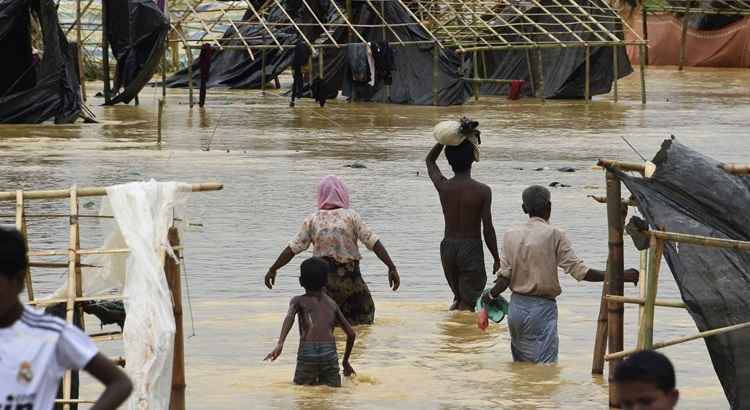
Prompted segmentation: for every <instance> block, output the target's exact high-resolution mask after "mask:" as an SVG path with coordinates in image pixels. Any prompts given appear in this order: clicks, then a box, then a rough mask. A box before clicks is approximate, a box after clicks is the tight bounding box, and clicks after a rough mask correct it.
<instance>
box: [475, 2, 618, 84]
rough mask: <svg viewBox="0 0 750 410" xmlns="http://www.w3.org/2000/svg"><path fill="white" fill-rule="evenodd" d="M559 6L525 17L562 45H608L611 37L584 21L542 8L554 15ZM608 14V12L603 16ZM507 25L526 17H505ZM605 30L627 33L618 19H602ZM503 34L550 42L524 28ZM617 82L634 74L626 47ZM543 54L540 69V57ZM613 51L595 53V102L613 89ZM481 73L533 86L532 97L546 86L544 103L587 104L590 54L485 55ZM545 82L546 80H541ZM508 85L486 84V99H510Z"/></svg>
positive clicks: (572, 50)
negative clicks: (488, 96)
mask: <svg viewBox="0 0 750 410" xmlns="http://www.w3.org/2000/svg"><path fill="white" fill-rule="evenodd" d="M554 1H555V0H552V1H550V0H543V1H540V2H538V3H537V4H538V6H537V5H534V6H528V7H527V8H526V9H524V10H523V11H524V13H526V14H528V15H530V16H534V17H533V18H534V21H535V22H536V23H538V24H539V25H542V26H544V27H545V28H546V29H547V30H548V31H550V32H554V33H555V35H556V36H557V37H558V38H559V39H560V40H563V41H565V40H567V41H574V40H576V37H577V38H581V39H582V40H584V41H587V42H592V43H595V42H597V41H601V40H602V39H606V34H604V33H600V32H597V31H592V30H586V28H587V27H588V25H587V24H586V23H584V22H583V21H582V20H580V19H579V18H577V17H575V16H572V15H568V14H564V13H561V14H558V15H552V14H546V13H544V11H543V10H541V9H540V7H542V6H543V7H545V9H551V10H554V9H555V7H556V5H555V4H554ZM592 3H593V1H592V0H580V1H578V4H579V5H580V6H581V7H583V8H585V9H590V8H594V7H595V6H594V5H593V4H592ZM602 13H604V11H602ZM501 17H502V19H503V21H507V22H508V23H510V24H513V23H514V22H516V20H521V19H522V16H520V15H518V14H516V13H507V14H505V13H503V14H501ZM600 24H601V25H603V26H604V27H605V28H606V30H607V31H609V32H611V33H619V32H623V31H624V30H623V29H622V26H621V23H620V22H619V21H617V20H615V19H614V18H612V19H610V20H604V19H602V21H601V23H600ZM500 29H502V30H503V34H504V35H505V36H506V38H519V37H522V36H525V37H529V38H531V39H532V40H535V41H539V42H543V41H545V40H546V39H545V38H544V37H545V36H544V35H543V34H541V33H538V32H536V33H535V32H532V30H529V29H528V27H525V26H521V27H520V28H511V27H498V28H497V29H496V30H500ZM617 50H618V53H619V54H618V59H617V61H618V67H617V74H618V79H619V78H623V77H626V76H628V75H630V74H631V73H632V72H633V68H632V67H631V65H630V61H629V60H628V55H627V53H626V52H625V50H624V49H623V47H618V48H617ZM539 52H541V53H542V59H541V67H540V64H539V59H538V56H537V53H539ZM612 53H613V47H611V46H606V47H605V46H601V47H591V55H590V60H591V78H590V85H589V86H590V93H591V95H592V96H594V95H601V94H607V93H609V92H610V91H611V89H612V82H613V81H614V77H615V70H614V58H613V57H614V56H613V55H612ZM479 63H480V66H481V64H482V63H483V64H484V67H482V70H484V71H487V77H488V78H503V79H514V80H524V81H526V83H527V84H529V86H527V87H525V88H524V90H523V92H524V94H525V95H527V96H531V95H532V91H534V89H535V88H536V87H537V86H539V84H540V83H543V84H544V93H543V96H544V98H584V97H585V81H586V49H585V48H584V47H568V48H544V49H540V50H535V51H529V50H519V51H516V50H505V51H492V52H485V56H484V59H483V60H481V61H480V62H479ZM540 77H541V78H540ZM508 87H510V85H509V84H491V83H489V84H483V85H482V87H481V92H482V94H507V92H508Z"/></svg>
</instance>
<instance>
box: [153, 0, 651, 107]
mask: <svg viewBox="0 0 750 410" xmlns="http://www.w3.org/2000/svg"><path fill="white" fill-rule="evenodd" d="M170 15H171V21H172V25H173V28H174V29H175V30H176V32H177V33H178V39H176V40H173V41H176V42H179V43H181V44H182V45H183V46H184V48H185V49H186V52H187V55H188V60H189V65H188V68H187V69H186V70H184V71H182V72H179V73H177V74H176V75H175V76H173V77H172V78H170V79H169V81H168V82H167V84H168V85H169V86H172V87H188V88H189V89H190V99H191V106H192V89H193V87H194V86H195V85H196V84H205V86H207V87H212V86H222V87H231V88H261V89H262V90H263V91H265V89H266V85H267V83H268V82H270V81H271V80H273V79H275V78H277V77H278V76H279V75H280V74H281V73H282V72H283V71H284V70H286V69H287V68H288V67H290V66H295V65H296V66H299V65H302V64H301V62H300V61H297V63H296V64H295V62H294V60H295V55H296V56H297V57H298V58H299V57H301V59H302V60H303V61H304V62H305V63H306V64H304V66H303V67H302V68H301V69H300V71H301V72H302V73H300V74H299V75H298V77H302V76H303V73H305V74H306V72H309V75H310V77H309V79H308V80H307V81H305V85H304V92H305V95H309V94H310V93H312V94H314V95H315V94H318V96H320V95H321V94H322V95H323V98H331V97H332V96H335V95H337V93H338V91H342V92H343V94H344V95H346V96H348V97H353V98H355V99H362V100H369V101H379V102H395V103H408V104H424V105H429V104H434V105H450V104H461V103H463V102H464V101H465V100H466V99H468V98H469V97H471V96H472V95H473V96H475V98H478V97H479V95H480V94H497V93H500V92H505V90H507V89H508V87H509V86H510V85H511V84H512V82H513V81H514V80H515V81H519V80H525V81H526V82H527V83H528V84H529V87H528V88H526V90H528V91H527V94H535V95H538V96H540V97H544V98H586V99H590V98H591V96H592V95H595V94H603V93H607V92H609V91H610V87H612V85H613V83H614V98H615V99H617V98H618V92H617V80H618V79H619V78H621V77H623V76H625V75H627V74H629V73H630V72H631V67H630V64H629V62H628V60H627V55H626V54H625V50H624V47H625V46H626V45H634V46H637V47H639V48H640V49H643V46H644V44H645V43H644V42H643V41H642V40H641V39H640V38H639V37H638V35H637V34H636V33H635V32H634V31H633V30H632V28H631V27H630V26H629V25H628V24H627V22H626V21H624V20H623V19H622V18H621V17H620V15H619V13H618V12H617V11H616V10H614V9H613V8H612V7H611V6H610V5H609V4H608V2H607V1H605V0H499V1H495V0H492V1H489V0H344V1H341V0H267V1H265V2H259V1H253V0H245V1H229V2H220V3H208V2H204V3H201V4H199V5H197V6H196V5H194V2H190V1H188V0H180V1H178V2H177V4H176V5H175V6H174V7H173V8H172V9H170ZM626 33H627V34H628V38H634V39H635V40H631V41H626V40H625V38H626ZM207 47H210V48H212V49H213V53H212V55H211V56H210V57H207V60H208V61H204V63H203V65H199V63H198V61H197V59H196V56H194V52H196V51H197V50H198V49H203V50H205V49H206V48H207ZM383 48H386V49H389V51H388V52H389V53H392V60H393V61H392V62H391V64H390V66H389V67H388V68H386V69H385V71H386V72H380V69H379V68H378V66H379V64H378V61H377V54H378V53H379V52H380V51H381V50H382V49H383ZM300 49H302V51H300ZM305 49H307V51H309V52H305ZM295 50H296V51H295ZM204 52H205V51H204ZM358 53H359V54H358ZM368 53H375V54H376V56H375V59H376V62H375V64H376V67H375V69H374V70H372V68H371V69H370V71H375V73H372V74H373V75H371V78H369V84H368V79H367V78H364V79H362V78H359V79H358V81H355V82H352V81H349V80H347V79H348V78H352V74H353V73H354V74H355V75H357V74H358V70H359V67H357V64H358V63H354V61H355V60H356V56H357V55H359V56H367V55H368ZM204 57H205V54H204ZM365 58H366V57H365ZM363 61H365V63H364V64H360V65H362V66H364V69H365V71H366V70H367V60H366V59H364V60H363ZM208 62H210V63H208ZM386 65H387V64H386ZM199 67H203V68H202V69H199ZM202 70H208V73H203V75H202V77H201V73H200V72H199V71H202ZM305 71H306V72H305ZM365 77H366V75H365ZM372 77H375V78H372ZM200 78H202V80H199V79H200ZM315 80H318V81H315ZM643 81H644V75H643V67H641V82H642V99H643V101H644V102H645V83H643ZM299 93H300V94H301V93H302V91H300V92H299ZM316 98H317V96H316Z"/></svg>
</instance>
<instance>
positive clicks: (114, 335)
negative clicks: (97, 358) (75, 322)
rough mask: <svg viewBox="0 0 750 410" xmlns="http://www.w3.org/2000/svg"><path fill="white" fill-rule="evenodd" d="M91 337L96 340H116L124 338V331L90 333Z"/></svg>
mask: <svg viewBox="0 0 750 410" xmlns="http://www.w3.org/2000/svg"><path fill="white" fill-rule="evenodd" d="M89 338H90V339H91V340H93V341H94V342H113V341H116V340H122V332H104V333H96V334H93V335H89Z"/></svg>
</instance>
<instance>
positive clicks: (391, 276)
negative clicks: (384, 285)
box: [388, 266, 401, 292]
mask: <svg viewBox="0 0 750 410" xmlns="http://www.w3.org/2000/svg"><path fill="white" fill-rule="evenodd" d="M388 284H389V285H390V287H391V289H393V291H394V292H395V291H397V290H398V288H399V286H401V278H400V277H399V276H398V269H396V267H395V266H393V267H391V268H388Z"/></svg>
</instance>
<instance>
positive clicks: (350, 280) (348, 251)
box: [265, 175, 401, 325]
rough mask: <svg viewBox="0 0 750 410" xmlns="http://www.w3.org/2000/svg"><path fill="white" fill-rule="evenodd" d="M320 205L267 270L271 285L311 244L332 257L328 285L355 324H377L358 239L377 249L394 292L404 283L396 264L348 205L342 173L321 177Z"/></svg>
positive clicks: (315, 252) (317, 252)
mask: <svg viewBox="0 0 750 410" xmlns="http://www.w3.org/2000/svg"><path fill="white" fill-rule="evenodd" d="M317 204H318V211H317V212H315V213H313V214H312V215H310V216H308V217H307V218H306V219H305V222H304V223H303V224H302V228H301V229H300V231H299V233H298V234H297V236H296V237H295V238H294V239H292V240H291V241H290V242H289V244H288V246H287V247H286V248H285V249H284V251H283V252H281V255H279V257H278V259H277V260H276V262H275V263H274V264H273V266H271V268H270V269H268V273H266V278H265V282H266V286H267V287H268V288H269V289H271V288H273V286H274V284H275V282H276V272H277V271H278V270H279V269H281V268H282V267H283V266H285V265H286V264H288V263H289V262H290V261H291V260H292V258H294V256H295V255H297V254H299V253H301V252H303V251H305V250H307V249H308V248H309V247H310V245H311V244H312V245H313V255H314V256H317V257H321V258H324V259H327V260H328V261H329V262H331V266H332V268H331V272H330V273H329V274H328V284H327V285H326V292H327V293H328V295H329V296H330V297H331V298H332V299H333V300H335V301H336V303H338V305H339V308H341V312H342V313H343V314H344V316H345V317H346V319H347V320H348V321H349V322H350V323H351V324H352V325H362V324H372V322H373V320H374V319H375V303H374V302H373V301H372V296H371V295H370V290H369V289H368V287H367V284H366V283H365V281H364V280H363V279H362V274H361V272H360V269H359V261H360V259H362V256H361V255H360V253H359V247H358V246H357V242H358V241H359V242H362V243H363V244H364V245H365V246H366V247H367V249H369V250H371V251H373V252H375V254H376V255H377V256H378V258H380V260H381V261H383V263H384V264H385V265H386V266H387V267H388V282H389V283H390V287H391V288H392V289H393V290H394V291H395V290H397V289H398V287H399V285H400V282H401V281H400V278H399V276H398V270H397V269H396V265H394V264H393V261H391V257H390V256H389V255H388V251H386V249H385V247H384V246H383V243H382V242H380V240H379V239H378V237H377V235H375V233H374V232H373V231H372V230H371V229H370V227H369V226H367V224H366V223H365V222H364V221H363V220H362V217H360V216H359V214H358V213H357V212H356V211H354V210H352V209H350V208H349V191H348V190H347V189H346V186H345V185H344V183H343V182H342V181H341V179H340V178H339V177H336V176H333V175H329V176H327V177H324V178H323V179H322V180H321V181H320V186H319V187H318V202H317Z"/></svg>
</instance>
